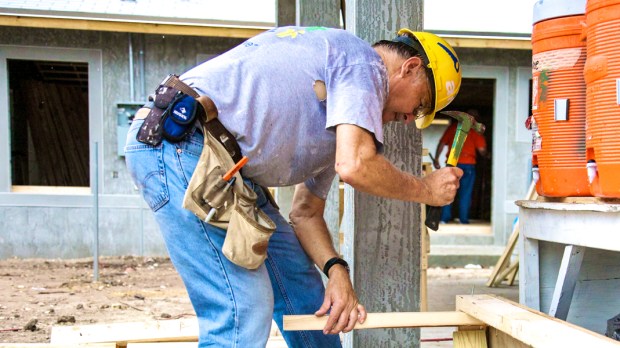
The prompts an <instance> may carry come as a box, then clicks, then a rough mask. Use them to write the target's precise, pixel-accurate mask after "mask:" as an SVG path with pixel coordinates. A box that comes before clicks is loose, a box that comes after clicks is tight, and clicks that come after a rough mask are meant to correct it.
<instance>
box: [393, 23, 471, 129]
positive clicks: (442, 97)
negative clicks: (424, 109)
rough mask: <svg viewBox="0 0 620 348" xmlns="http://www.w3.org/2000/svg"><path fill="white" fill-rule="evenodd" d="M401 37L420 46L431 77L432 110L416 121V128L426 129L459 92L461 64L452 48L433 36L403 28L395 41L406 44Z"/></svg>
mask: <svg viewBox="0 0 620 348" xmlns="http://www.w3.org/2000/svg"><path fill="white" fill-rule="evenodd" d="M402 35H406V36H410V37H413V39H414V40H416V41H417V43H419V45H420V46H422V49H423V50H424V52H420V54H422V55H426V57H423V58H426V61H425V62H424V63H425V64H427V66H426V67H427V69H428V70H427V71H430V72H431V75H432V76H429V78H430V79H431V80H432V81H431V83H432V84H434V86H431V88H434V90H435V94H434V96H433V99H434V108H433V110H432V111H431V112H430V113H428V114H427V115H425V116H424V117H422V118H419V119H417V120H416V126H417V127H418V128H426V127H428V126H429V125H430V124H431V122H432V121H433V119H434V118H435V113H436V112H437V111H439V110H441V109H443V108H445V107H446V106H447V105H448V104H450V102H451V101H452V100H454V97H456V94H457V93H458V92H459V88H460V87H461V64H460V62H459V58H458V57H457V55H456V52H454V49H453V48H452V46H450V44H448V43H447V42H446V41H445V40H444V39H442V38H440V37H439V36H437V35H435V34H431V33H427V32H421V31H415V32H414V31H411V30H409V29H407V28H403V29H401V30H399V31H398V37H397V38H396V39H395V41H399V42H403V43H405V44H407V41H406V40H399V37H400V36H402ZM415 46H417V45H414V48H416V49H418V51H419V48H418V47H415Z"/></svg>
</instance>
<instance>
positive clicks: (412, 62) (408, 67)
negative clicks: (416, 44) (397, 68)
mask: <svg viewBox="0 0 620 348" xmlns="http://www.w3.org/2000/svg"><path fill="white" fill-rule="evenodd" d="M422 64H424V63H423V62H422V59H420V57H411V58H408V59H407V60H405V61H404V62H403V65H402V66H401V74H402V76H408V75H411V74H414V73H415V71H416V70H417V69H418V68H419V67H421V66H422Z"/></svg>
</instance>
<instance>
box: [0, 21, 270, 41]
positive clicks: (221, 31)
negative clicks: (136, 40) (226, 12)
mask: <svg viewBox="0 0 620 348" xmlns="http://www.w3.org/2000/svg"><path fill="white" fill-rule="evenodd" d="M0 26H11V27H30V28H55V29H76V30H95V31H116V32H125V33H144V34H162V35H191V36H213V37H229V38H242V39H247V38H250V37H253V36H256V35H258V34H260V33H262V32H264V31H265V30H267V29H270V28H271V26H269V25H265V26H264V27H259V26H256V27H254V28H251V27H237V28H235V27H233V26H231V27H223V26H217V25H206V24H205V25H198V24H196V25H187V24H160V23H139V22H136V23H134V22H121V21H101V20H86V19H71V18H43V17H25V16H10V15H0Z"/></svg>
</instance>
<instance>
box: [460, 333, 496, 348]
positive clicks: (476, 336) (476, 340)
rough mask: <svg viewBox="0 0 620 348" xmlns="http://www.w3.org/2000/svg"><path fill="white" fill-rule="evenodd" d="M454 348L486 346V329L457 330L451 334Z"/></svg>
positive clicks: (482, 347) (481, 347) (484, 347)
mask: <svg viewBox="0 0 620 348" xmlns="http://www.w3.org/2000/svg"><path fill="white" fill-rule="evenodd" d="M452 337H453V342H454V348H487V347H488V346H487V336H486V330H459V331H454V333H453V334H452Z"/></svg>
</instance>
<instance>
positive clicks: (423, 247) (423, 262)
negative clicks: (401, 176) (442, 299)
mask: <svg viewBox="0 0 620 348" xmlns="http://www.w3.org/2000/svg"><path fill="white" fill-rule="evenodd" d="M422 156H428V149H422ZM432 166H433V164H432V163H430V162H422V175H423V176H426V175H429V174H430V173H431V172H432V171H433V167H432ZM420 209H421V213H420V233H421V234H420V312H426V311H428V255H429V254H430V252H431V237H430V235H429V232H428V228H427V227H426V225H425V224H424V221H425V220H426V207H425V205H424V204H421V205H420Z"/></svg>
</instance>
